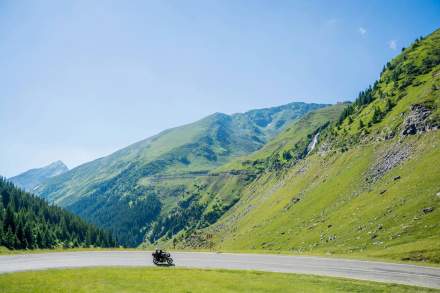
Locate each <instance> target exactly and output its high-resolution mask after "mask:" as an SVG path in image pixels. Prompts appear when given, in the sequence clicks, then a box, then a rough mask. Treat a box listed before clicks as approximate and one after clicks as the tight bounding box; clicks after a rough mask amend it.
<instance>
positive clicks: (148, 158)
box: [35, 102, 327, 245]
mask: <svg viewBox="0 0 440 293" xmlns="http://www.w3.org/2000/svg"><path fill="white" fill-rule="evenodd" d="M325 106H327V105H325V104H315V103H311V104H307V103H303V102H298V103H295V102H294V103H289V104H287V105H283V106H278V107H274V108H264V109H261V110H254V111H248V112H245V113H236V114H232V115H227V114H222V113H214V114H212V115H209V116H207V117H204V118H202V119H200V120H198V121H196V122H193V123H190V124H186V125H183V126H179V127H175V128H171V129H168V130H164V131H162V132H160V133H159V134H157V135H154V136H152V137H149V138H147V139H144V140H141V141H139V142H136V143H134V144H131V145H129V146H128V147H126V148H123V149H121V150H118V151H116V152H114V153H112V154H110V155H109V156H106V157H103V158H100V159H98V160H95V161H92V162H88V163H85V164H83V165H81V166H78V167H76V168H74V169H72V170H71V171H69V172H67V173H65V174H62V175H60V176H57V177H54V178H51V179H50V180H48V181H47V182H46V183H45V184H42V185H41V186H40V187H39V188H37V189H36V190H35V192H36V194H37V195H39V196H41V197H43V198H45V199H47V200H49V201H50V202H54V203H56V204H59V205H61V206H63V207H66V208H67V209H69V210H71V211H73V212H74V213H77V214H79V215H80V216H82V217H85V218H86V219H87V220H91V221H92V222H93V223H95V224H98V225H101V226H103V227H105V228H111V227H110V226H108V225H116V226H117V227H119V226H121V225H122V226H123V227H119V228H115V229H114V230H115V231H119V233H122V232H121V231H124V230H127V229H128V230H129V231H131V232H129V233H128V234H129V235H128V236H127V235H126V234H127V233H125V232H124V233H122V234H118V235H117V236H118V238H119V239H121V238H124V237H126V238H128V239H130V240H128V241H127V243H130V245H133V244H134V243H137V244H139V243H141V242H142V240H143V239H142V238H143V233H144V232H142V229H149V228H148V227H147V226H148V225H149V223H150V222H151V221H153V220H154V219H156V218H157V217H158V213H160V214H163V213H164V212H166V211H167V210H170V209H172V207H173V206H175V205H176V200H175V199H173V198H174V196H175V194H178V193H181V192H184V190H186V189H187V188H188V186H186V187H185V186H184V185H186V184H187V183H185V184H183V185H182V184H180V183H176V184H174V183H170V184H168V186H163V185H161V184H156V183H155V184H153V183H151V182H149V181H148V180H149V179H148V178H149V176H152V175H160V174H162V175H167V174H168V175H169V174H174V173H181V172H208V171H210V170H212V169H213V168H215V167H217V166H220V165H222V164H224V163H226V162H228V161H229V160H231V159H233V158H235V157H238V156H241V155H243V154H247V153H250V152H253V151H255V150H257V149H259V148H260V147H261V146H263V145H264V143H265V142H266V141H268V140H269V139H270V138H271V137H273V135H275V134H276V133H278V132H279V131H281V130H282V129H283V127H284V126H285V125H286V124H289V123H290V122H291V121H294V120H297V119H299V118H300V117H302V116H303V115H304V114H305V113H307V112H309V111H311V110H314V109H318V108H322V107H325ZM190 189H192V187H191V188H190ZM115 206H117V208H114V207H115ZM133 206H135V207H137V210H136V209H132V208H130V207H133ZM105 210H111V211H113V212H114V213H115V214H113V215H112V216H113V218H114V219H115V220H114V219H112V218H109V217H108V212H104V211H105ZM124 213H125V214H129V215H131V216H128V217H126V216H124ZM138 214H143V216H142V217H139V218H138V216H137V215H138ZM116 219H117V220H116ZM130 221H132V222H134V223H136V224H135V225H131V224H130Z"/></svg>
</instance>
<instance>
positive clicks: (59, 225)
mask: <svg viewBox="0 0 440 293" xmlns="http://www.w3.org/2000/svg"><path fill="white" fill-rule="evenodd" d="M90 245H93V246H95V247H96V246H99V247H114V246H115V245H116V241H115V239H113V237H112V236H111V234H110V233H109V232H106V231H104V230H101V229H98V228H96V227H95V226H92V225H90V224H87V223H85V222H84V221H83V220H81V219H80V218H79V217H78V216H75V215H73V214H71V213H69V212H67V211H65V210H63V209H61V208H59V207H56V206H53V205H48V204H47V202H46V201H44V200H42V199H41V198H38V197H35V196H33V195H31V194H29V193H27V192H24V191H22V190H21V189H18V188H16V187H15V186H14V185H13V184H12V183H11V182H8V181H7V180H6V179H4V178H0V246H5V247H7V248H10V249H33V248H55V247H84V246H87V247H88V246H90Z"/></svg>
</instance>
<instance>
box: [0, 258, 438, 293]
mask: <svg viewBox="0 0 440 293" xmlns="http://www.w3.org/2000/svg"><path fill="white" fill-rule="evenodd" d="M172 257H173V258H174V262H175V263H176V266H177V267H193V268H216V269H218V268H222V269H244V270H259V271H268V272H283V273H299V274H312V275H321V276H332V277H344V278H352V279H359V280H370V281H378V282H387V283H399V284H407V285H415V286H422V287H431V288H438V289H440V268H432V267H423V266H416V265H409V264H392V263H384V262H376V261H360V260H348V259H335V258H324V257H309V256H287V255H267V254H236V253H208V252H175V253H172ZM90 266H152V258H151V252H146V251H99V252H60V253H45V254H19V255H8V256H0V273H9V272H18V271H28V270H42V269H49V268H76V267H90Z"/></svg>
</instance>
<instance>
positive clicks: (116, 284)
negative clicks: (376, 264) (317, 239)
mask: <svg viewBox="0 0 440 293" xmlns="http://www.w3.org/2000/svg"><path fill="white" fill-rule="evenodd" d="M0 291H1V292H20V293H21V292H106V293H107V292H438V290H434V289H428V288H421V287H413V286H404V285H395V284H385V283H377V282H367V281H356V280H349V279H342V278H329V277H316V276H306V275H296V274H282V273H266V272H256V271H236V270H199V269H180V268H171V269H170V268H166V269H165V268H115V267H113V268H101V267H98V268H84V269H55V270H47V271H31V272H20V273H11V274H3V275H0Z"/></svg>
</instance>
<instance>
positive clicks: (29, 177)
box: [8, 160, 69, 191]
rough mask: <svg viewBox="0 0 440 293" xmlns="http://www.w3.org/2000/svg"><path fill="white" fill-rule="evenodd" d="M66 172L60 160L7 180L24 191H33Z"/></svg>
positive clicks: (67, 169)
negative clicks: (46, 181)
mask: <svg viewBox="0 0 440 293" xmlns="http://www.w3.org/2000/svg"><path fill="white" fill-rule="evenodd" d="M67 171H69V168H68V167H67V166H66V165H65V164H64V163H63V162H62V161H61V160H58V161H55V162H52V163H50V164H49V165H46V166H44V167H40V168H34V169H30V170H27V171H25V172H23V173H20V174H18V175H16V176H13V177H11V178H9V179H8V180H10V181H11V182H13V183H14V184H16V185H17V186H19V187H21V188H23V189H24V190H26V191H33V190H34V189H35V188H36V187H38V186H39V185H40V184H41V183H43V182H44V181H45V180H47V179H49V178H51V177H54V176H57V175H60V174H63V173H65V172H67Z"/></svg>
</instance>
